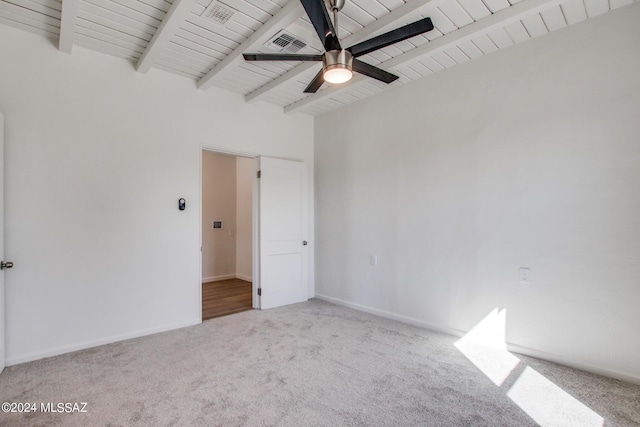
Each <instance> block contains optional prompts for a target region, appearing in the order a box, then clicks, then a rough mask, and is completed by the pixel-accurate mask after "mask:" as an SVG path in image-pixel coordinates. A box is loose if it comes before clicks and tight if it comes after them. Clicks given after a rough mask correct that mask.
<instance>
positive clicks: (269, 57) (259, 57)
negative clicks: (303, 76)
mask: <svg viewBox="0 0 640 427" xmlns="http://www.w3.org/2000/svg"><path fill="white" fill-rule="evenodd" d="M242 56H244V59H245V61H322V55H296V54H289V53H243V54H242Z"/></svg>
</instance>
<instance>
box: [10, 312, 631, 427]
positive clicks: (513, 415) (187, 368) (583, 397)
mask: <svg viewBox="0 0 640 427" xmlns="http://www.w3.org/2000/svg"><path fill="white" fill-rule="evenodd" d="M456 341H457V338H455V337H451V336H447V335H443V334H438V333H434V332H431V331H427V330H424V329H420V328H416V327H412V326H408V325H405V324H402V323H398V322H394V321H391V320H387V319H382V318H379V317H375V316H372V315H369V314H366V313H361V312H358V311H354V310H351V309H348V308H344V307H339V306H335V305H332V304H329V303H325V302H322V301H317V300H311V301H309V302H307V303H302V304H296V305H292V306H287V307H282V308H277V309H272V310H265V311H258V310H256V311H249V312H244V313H239V314H235V315H232V316H227V317H221V318H217V319H213V320H210V321H207V322H205V323H203V324H202V325H198V326H193V327H189V328H185V329H181V330H177V331H171V332H166V333H162V334H157V335H153V336H148V337H143V338H138V339H134V340H129V341H124V342H120V343H115V344H110V345H106V346H102V347H97V348H93V349H88V350H83V351H79V352H76V353H71V354H66V355H62V356H57V357H53V358H49V359H44V360H40V361H36V362H32V363H27V364H22V365H18V366H12V367H9V368H7V369H6V370H5V372H4V373H3V374H2V375H0V401H2V402H34V403H36V404H37V407H38V411H37V412H33V413H26V414H16V413H0V425H3V426H22V425H29V426H36V425H42V426H45V425H46V426H51V425H64V426H73V425H77V426H100V425H105V426H106V425H109V426H112V425H123V426H129V425H144V426H166V425H175V426H201V425H202V426H236V425H248V426H267V425H277V426H533V425H538V424H542V425H558V426H571V425H576V426H578V425H580V426H582V425H585V424H584V418H581V416H582V415H580V414H578V415H575V414H573V413H572V412H571V410H570V409H567V408H568V407H566V408H565V407H564V406H563V403H562V398H559V397H558V396H559V395H558V393H565V392H566V393H567V396H569V395H571V396H573V398H575V399H577V400H578V401H580V402H582V404H584V405H585V406H584V407H583V408H582V411H583V412H584V411H587V412H591V411H593V414H595V415H594V416H595V419H596V421H597V420H598V419H600V424H602V419H601V418H599V417H602V418H603V419H604V421H603V422H604V425H605V426H634V425H640V386H637V385H631V384H627V383H623V382H620V381H616V380H611V379H608V378H603V377H600V376H597V375H593V374H589V373H585V372H581V371H577V370H574V369H570V368H566V367H562V366H558V365H555V364H551V363H548V362H543V361H539V360H536V359H532V358H528V357H525V356H521V355H515V356H516V357H517V358H518V359H520V361H519V362H518V364H517V366H516V367H515V368H514V369H513V371H511V374H509V375H508V376H507V378H506V380H505V381H504V382H502V383H501V384H500V385H496V384H495V383H494V382H492V381H491V380H490V379H489V378H488V377H487V376H485V375H484V374H483V373H482V371H481V370H480V369H478V368H477V367H476V366H475V365H474V364H473V363H471V362H470V361H469V359H467V358H466V357H465V356H464V355H463V354H462V353H461V352H460V351H459V350H458V348H456V347H455V346H454V343H455V342H456ZM534 378H538V381H540V378H542V379H543V380H544V381H548V383H545V384H547V385H546V388H545V387H542V388H541V389H540V390H539V391H536V389H535V388H531V387H529V388H528V389H527V387H526V384H525V383H526V381H525V379H529V380H531V379H534ZM529 382H530V381H529ZM552 383H553V384H555V386H553V384H552ZM556 386H558V387H559V389H558V390H560V389H561V390H560V391H559V392H558V390H556V391H551V390H552V388H553V387H556ZM549 387H551V388H549ZM556 388H557V387H556ZM562 390H564V391H562ZM569 399H572V398H569ZM42 402H45V403H46V402H49V403H52V404H53V405H54V407H56V406H55V404H57V403H67V402H68V403H74V402H86V403H87V406H86V408H85V409H86V411H87V412H86V413H55V414H52V413H43V412H41V411H40V405H41V403H42ZM516 402H518V403H516ZM523 402H524V403H523ZM534 403H535V404H534ZM535 405H538V406H539V407H540V408H542V409H540V408H538V409H537V410H536V409H535V408H534V407H535ZM578 405H579V404H578ZM522 407H524V408H525V409H522ZM587 407H588V408H590V409H587ZM545 408H547V409H546V412H547V413H546V414H542V415H540V412H539V411H540V410H542V411H543V412H544V411H545ZM78 409H81V408H78ZM525 411H526V412H525ZM536 411H538V412H536ZM583 415H584V414H583ZM532 416H533V418H532ZM541 417H542V418H541ZM545 417H546V418H545ZM534 419H535V420H534ZM541 420H542V421H541ZM536 421H537V422H536Z"/></svg>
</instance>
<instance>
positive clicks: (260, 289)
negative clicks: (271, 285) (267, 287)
mask: <svg viewBox="0 0 640 427" xmlns="http://www.w3.org/2000/svg"><path fill="white" fill-rule="evenodd" d="M258 296H262V288H258Z"/></svg>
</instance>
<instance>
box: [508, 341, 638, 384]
mask: <svg viewBox="0 0 640 427" xmlns="http://www.w3.org/2000/svg"><path fill="white" fill-rule="evenodd" d="M507 349H508V350H509V351H511V352H513V353H518V354H524V355H525V356H531V357H535V358H536V359H542V360H546V361H549V362H553V363H557V364H558V365H564V366H569V367H571V368H575V369H579V370H581V371H586V372H591V373H592V374H597V375H602V376H603V377H609V378H615V379H617V380H621V381H625V382H628V383H633V384H640V376H637V375H633V374H629V373H627V372H620V371H616V370H613V369H609V368H601V367H598V366H593V365H589V364H586V363H582V362H576V361H574V360H569V359H566V358H564V357H562V356H557V355H555V354H551V353H547V352H544V351H540V350H536V349H533V348H529V347H524V346H521V345H518V344H511V343H507Z"/></svg>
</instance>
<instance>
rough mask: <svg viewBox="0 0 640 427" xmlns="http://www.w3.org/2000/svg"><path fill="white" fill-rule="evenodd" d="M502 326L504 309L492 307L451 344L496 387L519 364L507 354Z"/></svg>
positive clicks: (505, 319)
mask: <svg viewBox="0 0 640 427" xmlns="http://www.w3.org/2000/svg"><path fill="white" fill-rule="evenodd" d="M506 325H507V310H506V309H502V310H498V308H497V307H496V308H495V309H493V310H492V311H491V312H490V313H489V314H488V315H487V316H485V318H484V319H482V320H481V321H480V322H478V324H477V325H476V326H474V327H473V329H471V330H470V331H469V332H468V333H467V334H466V335H465V336H464V337H462V338H460V339H459V340H458V341H456V342H455V343H454V344H453V345H454V346H455V347H456V348H457V349H458V350H460V352H461V353H462V354H464V355H465V357H466V358H467V359H469V360H470V361H471V363H473V364H474V365H475V366H476V367H477V368H478V369H480V370H481V371H482V373H483V374H485V375H486V376H487V377H488V378H489V379H490V380H491V381H492V382H493V383H494V384H495V385H497V386H500V385H502V383H503V382H504V381H505V380H506V379H507V378H508V377H509V375H511V371H513V369H514V368H515V367H516V366H518V363H520V359H518V358H517V357H515V356H514V355H513V354H511V353H509V352H508V351H507V343H506V340H505V337H506Z"/></svg>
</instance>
